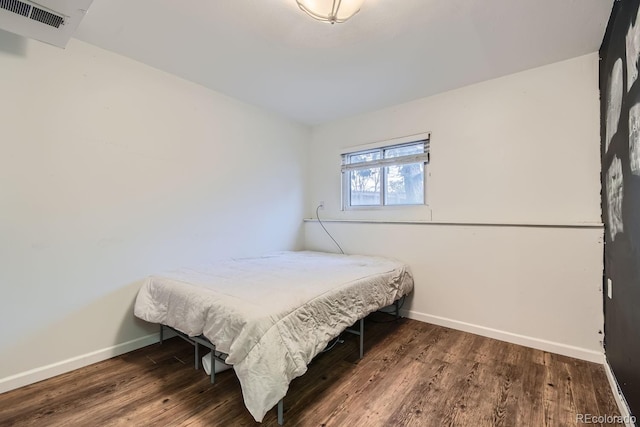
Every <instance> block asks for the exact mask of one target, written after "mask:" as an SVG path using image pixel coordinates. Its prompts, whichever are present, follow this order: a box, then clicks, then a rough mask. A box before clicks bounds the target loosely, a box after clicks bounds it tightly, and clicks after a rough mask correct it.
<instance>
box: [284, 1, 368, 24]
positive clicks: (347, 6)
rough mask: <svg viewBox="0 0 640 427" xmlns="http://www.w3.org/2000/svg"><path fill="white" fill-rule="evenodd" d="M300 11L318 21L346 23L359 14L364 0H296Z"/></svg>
mask: <svg viewBox="0 0 640 427" xmlns="http://www.w3.org/2000/svg"><path fill="white" fill-rule="evenodd" d="M296 1H297V2H298V6H299V7H300V9H302V10H304V11H305V12H306V13H307V14H308V15H309V16H311V17H312V18H314V19H317V20H318V21H322V22H330V23H331V24H335V23H336V22H338V23H340V22H344V21H346V20H347V19H349V18H351V17H352V16H353V15H355V14H356V13H358V11H359V10H360V6H362V3H364V0H296Z"/></svg>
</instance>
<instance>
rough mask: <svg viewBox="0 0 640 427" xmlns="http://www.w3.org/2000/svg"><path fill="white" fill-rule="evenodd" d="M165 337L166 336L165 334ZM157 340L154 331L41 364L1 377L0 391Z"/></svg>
mask: <svg viewBox="0 0 640 427" xmlns="http://www.w3.org/2000/svg"><path fill="white" fill-rule="evenodd" d="M165 338H168V337H167V336H165ZM159 341H160V334H159V333H155V334H151V335H147V336H144V337H141V338H136V339H134V340H131V341H127V342H124V343H121V344H116V345H114V346H111V347H108V348H105V349H101V350H97V351H93V352H91V353H87V354H83V355H80V356H76V357H72V358H71V359H67V360H63V361H60V362H56V363H52V364H51V365H47V366H42V367H40V368H35V369H31V370H30V371H26V372H21V373H19V374H16V375H12V376H10V377H6V378H2V379H0V393H4V392H7V391H9V390H14V389H16V388H19V387H24V386H26V385H29V384H33V383H36V382H38V381H42V380H46V379H48V378H52V377H55V376H56V375H60V374H64V373H67V372H70V371H73V370H74V369H79V368H83V367H85V366H88V365H91V364H93V363H97V362H102V361H103V360H107V359H110V358H112V357H116V356H120V355H121V354H124V353H128V352H130V351H133V350H137V349H139V348H142V347H146V346H148V345H150V344H154V343H157V342H159Z"/></svg>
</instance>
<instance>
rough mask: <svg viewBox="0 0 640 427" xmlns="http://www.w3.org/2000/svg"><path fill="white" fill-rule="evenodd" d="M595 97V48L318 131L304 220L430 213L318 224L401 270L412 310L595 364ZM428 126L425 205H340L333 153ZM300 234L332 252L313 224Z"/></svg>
mask: <svg viewBox="0 0 640 427" xmlns="http://www.w3.org/2000/svg"><path fill="white" fill-rule="evenodd" d="M470 65H472V64H470ZM598 96H599V93H598V56H597V54H595V53H594V54H590V55H586V56H583V57H579V58H575V59H571V60H568V61H564V62H560V63H556V64H551V65H548V66H545V67H541V68H537V69H532V70H528V71H525V72H521V73H518V74H514V75H510V76H506V77H503V78H499V79H496V80H491V81H487V82H483V83H480V84H476V85H472V86H468V87H465V88H461V89H458V90H455V91H451V92H447V93H443V94H439V95H436V96H433V97H429V98H424V99H419V100H416V101H414V102H410V103H407V104H402V105H398V106H395V107H392V108H388V109H384V110H380V111H376V112H372V113H369V114H364V115H361V116H357V117H353V118H350V119H347V120H342V121H338V122H333V123H329V124H326V125H322V126H318V127H316V128H314V129H313V133H312V145H311V150H310V155H309V159H310V160H309V161H308V168H309V171H310V177H309V181H308V182H309V187H308V193H307V202H306V203H307V210H306V214H307V217H312V216H315V213H314V208H315V206H316V205H317V202H318V201H320V200H322V201H324V202H325V206H326V208H325V210H324V211H321V212H322V215H323V216H324V218H327V219H334V220H363V219H367V220H391V221H407V220H410V221H416V222H417V221H427V222H429V221H432V222H430V223H429V224H419V223H413V224H406V223H405V224H376V223H368V224H364V223H352V222H351V223H349V222H335V223H329V224H327V226H328V228H329V229H330V230H331V231H332V232H333V233H334V237H336V239H337V240H338V242H340V243H341V244H342V246H343V247H344V249H345V250H346V251H347V252H353V253H356V252H358V253H371V254H380V255H387V256H393V257H397V258H400V259H404V260H406V261H407V262H409V263H410V264H411V267H412V269H413V270H414V272H415V277H416V289H415V293H414V296H413V298H412V299H411V300H410V301H409V304H408V306H407V307H406V309H407V312H408V314H409V315H410V316H411V317H414V318H417V319H421V320H426V321H431V322H434V323H439V324H443V325H447V326H453V327H456V328H460V329H464V330H469V331H472V332H477V333H481V334H484V335H488V336H493V337H497V338H500V339H505V340H509V341H513V342H517V343H520V344H525V345H530V346H533V347H537V348H542V349H545V350H550V351H556V352H559V353H563V354H568V355H572V356H576V357H581V358H585V359H589V360H597V361H602V347H601V340H602V335H601V333H600V331H601V330H602V324H603V319H602V308H601V307H602V295H601V281H602V250H603V247H602V245H603V244H602V228H601V227H600V226H599V223H600V221H601V219H600V175H599V174H600V160H599V101H598ZM426 131H429V132H431V133H432V138H431V153H432V156H431V164H430V165H429V174H428V179H427V193H428V203H429V209H412V208H404V209H401V208H398V209H395V210H375V211H370V212H363V211H341V210H340V173H339V165H340V156H339V153H340V152H341V150H343V149H344V148H347V147H351V146H358V145H362V144H367V143H371V142H375V141H382V140H386V139H391V138H395V137H400V136H405V135H411V134H417V133H421V132H426ZM443 223H448V224H443ZM451 223H453V224H451ZM456 223H458V224H456ZM460 223H462V224H460ZM465 223H485V224H490V225H469V224H466V225H465ZM491 224H493V225H491ZM503 224H511V225H513V224H529V226H524V227H522V226H508V227H505V226H504V225H503ZM540 224H548V225H556V226H559V227H551V228H547V227H538V226H537V225H540ZM534 225H535V226H534ZM305 236H306V237H305V241H306V247H307V248H311V249H324V250H333V249H334V248H333V247H332V246H331V245H332V244H331V241H330V240H329V238H328V237H327V236H326V235H324V234H323V233H322V231H321V230H320V228H319V226H318V224H317V223H315V222H307V223H306V224H305Z"/></svg>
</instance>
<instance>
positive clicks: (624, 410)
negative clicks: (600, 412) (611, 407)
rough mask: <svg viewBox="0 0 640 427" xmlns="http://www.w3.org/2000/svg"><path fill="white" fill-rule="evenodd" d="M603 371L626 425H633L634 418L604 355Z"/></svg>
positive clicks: (632, 426) (628, 426) (631, 426)
mask: <svg viewBox="0 0 640 427" xmlns="http://www.w3.org/2000/svg"><path fill="white" fill-rule="evenodd" d="M604 371H605V372H606V373H607V379H608V380H609V385H610V386H611V391H612V392H613V397H614V398H615V399H616V403H617V404H618V409H619V410H620V414H621V415H622V418H623V420H624V422H625V425H626V426H627V427H635V425H636V424H635V422H634V421H635V419H634V418H633V417H632V416H631V411H630V410H629V405H628V404H627V400H626V399H625V398H624V395H623V394H622V391H621V390H620V386H619V385H618V380H616V377H615V375H613V370H612V369H611V366H610V365H609V361H608V360H607V359H606V357H605V362H604Z"/></svg>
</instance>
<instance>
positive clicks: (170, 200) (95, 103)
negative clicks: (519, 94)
mask: <svg viewBox="0 0 640 427" xmlns="http://www.w3.org/2000/svg"><path fill="white" fill-rule="evenodd" d="M0 94H1V95H0V152H1V153H2V154H1V155H0V286H1V294H2V296H1V297H0V324H1V325H2V327H1V328H0V361H1V362H0V392H1V391H3V390H7V389H10V388H12V387H16V386H20V385H22V384H25V383H28V382H31V381H35V380H37V379H41V378H44V377H47V376H49V375H52V374H55V373H58V372H62V371H65V370H68V369H71V368H74V367H77V366H81V365H83V364H86V363H88V362H92V361H95V360H99V359H101V358H105V357H108V356H110V355H112V354H117V353H121V352H123V351H126V350H129V349H132V348H135V347H137V346H141V345H143V344H145V343H148V342H151V341H153V339H154V338H155V337H154V336H153V335H151V336H150V334H154V333H156V332H157V329H156V328H155V327H153V328H151V327H149V326H148V325H145V324H144V323H143V322H140V321H137V320H136V319H134V317H133V314H132V304H133V301H134V298H135V294H136V292H137V289H138V287H139V285H140V282H139V281H140V279H141V278H143V277H144V276H146V275H148V274H151V273H154V272H158V271H161V270H165V269H170V268H173V267H175V266H178V265H181V264H184V263H194V262H198V261H199V260H204V259H214V258H219V257H224V256H237V255H251V254H257V253H262V252H264V251H268V250H283V249H294V248H299V247H301V246H302V237H301V233H302V226H301V219H302V217H303V209H304V202H303V190H304V185H305V184H304V180H305V176H304V170H303V165H304V160H303V159H304V158H305V150H306V144H307V142H308V139H309V129H308V128H306V127H304V126H300V125H297V124H295V123H292V122H288V121H285V120H283V119H280V118H278V117H276V116H274V115H271V114H268V113H266V112H263V111H261V110H259V109H257V108H254V107H250V106H247V105H245V104H242V103H240V102H237V101H234V100H232V99H230V98H228V97H225V96H223V95H220V94H218V93H215V92H212V91H210V90H207V89H205V88H203V87H200V86H198V85H195V84H192V83H189V82H187V81H184V80H180V79H178V78H176V77H173V76H171V75H169V74H166V73H163V72H160V71H157V70H155V69H152V68H149V67H147V66H144V65H142V64H140V63H137V62H134V61H131V60H129V59H127V58H124V57H121V56H117V55H114V54H112V53H109V52H106V51H103V50H100V49H98V48H95V47H92V46H91V45H88V44H85V43H82V42H79V41H77V40H72V41H71V42H70V44H69V46H68V48H67V49H66V50H61V49H57V48H53V47H50V46H47V45H44V44H42V43H38V42H25V41H23V39H20V38H17V37H14V36H12V35H10V34H8V33H4V32H0Z"/></svg>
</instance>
